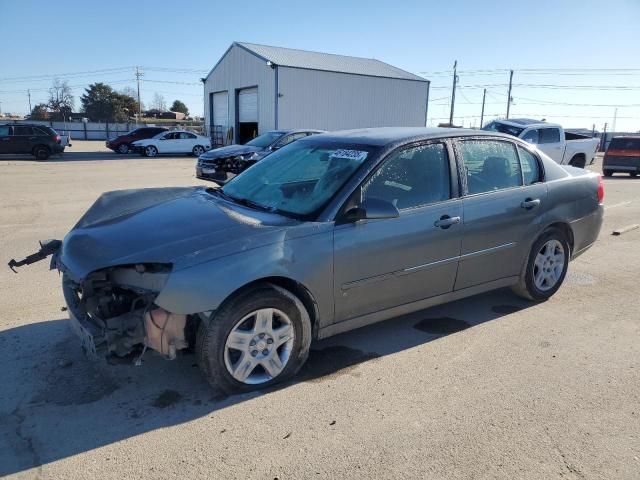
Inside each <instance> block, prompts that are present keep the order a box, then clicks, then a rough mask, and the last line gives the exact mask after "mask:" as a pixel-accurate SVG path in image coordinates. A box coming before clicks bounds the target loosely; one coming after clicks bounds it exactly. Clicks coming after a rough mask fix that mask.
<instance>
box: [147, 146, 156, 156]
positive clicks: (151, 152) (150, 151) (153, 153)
mask: <svg viewBox="0 0 640 480" xmlns="http://www.w3.org/2000/svg"><path fill="white" fill-rule="evenodd" d="M144 154H145V155H146V156H147V157H155V156H156V155H158V149H157V148H156V147H154V146H153V145H149V146H147V147H145V148H144Z"/></svg>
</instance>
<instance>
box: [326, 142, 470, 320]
mask: <svg viewBox="0 0 640 480" xmlns="http://www.w3.org/2000/svg"><path fill="white" fill-rule="evenodd" d="M448 153H449V150H448V148H447V145H446V144H445V143H444V142H435V143H429V144H424V145H419V146H411V147H408V148H402V149H400V150H397V151H395V152H393V153H391V154H390V155H389V156H388V157H387V159H386V160H385V161H384V162H383V163H382V164H381V166H380V167H379V168H378V170H377V171H376V172H375V173H374V174H373V175H372V176H371V178H370V179H369V180H367V181H366V182H365V183H364V184H363V186H362V187H361V190H360V189H359V190H358V191H357V192H356V195H358V194H361V198H362V200H365V199H367V198H378V199H383V200H386V201H388V202H390V203H393V204H394V205H395V206H396V207H397V208H398V210H399V212H400V215H399V217H397V218H389V219H380V220H361V221H358V222H356V223H349V224H345V225H338V226H336V228H335V232H334V299H335V319H336V321H337V322H339V321H344V320H348V319H350V318H354V317H358V316H361V315H366V314H369V313H374V312H378V311H382V310H386V309H388V308H392V307H395V306H399V305H402V304H406V303H410V302H415V301H418V300H422V299H425V298H429V297H432V296H436V295H440V294H444V293H448V292H450V291H451V290H452V289H453V285H454V281H455V277H456V269H457V266H458V256H459V254H460V246H461V240H462V224H461V223H459V222H460V218H461V215H462V201H461V199H460V198H458V195H457V188H456V187H457V178H456V177H455V170H452V169H451V164H450V162H449V155H448ZM452 178H454V181H453V182H452V181H451V179H452ZM356 203H359V202H357V200H356ZM446 219H448V220H446Z"/></svg>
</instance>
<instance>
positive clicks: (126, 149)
mask: <svg viewBox="0 0 640 480" xmlns="http://www.w3.org/2000/svg"><path fill="white" fill-rule="evenodd" d="M118 153H121V154H123V155H124V154H125V153H129V145H127V144H126V143H123V144H122V145H120V146H119V147H118Z"/></svg>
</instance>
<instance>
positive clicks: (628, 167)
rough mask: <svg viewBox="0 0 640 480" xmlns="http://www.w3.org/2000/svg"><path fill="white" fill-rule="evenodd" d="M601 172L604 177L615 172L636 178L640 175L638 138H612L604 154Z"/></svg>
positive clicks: (639, 144)
mask: <svg viewBox="0 0 640 480" xmlns="http://www.w3.org/2000/svg"><path fill="white" fill-rule="evenodd" d="M602 172H603V173H604V176H605V177H610V176H611V175H613V174H614V173H616V172H625V173H628V174H629V175H631V176H632V177H635V176H637V175H638V173H640V136H626V137H613V139H611V142H610V143H609V147H608V148H607V151H606V152H605V154H604V160H603V162H602Z"/></svg>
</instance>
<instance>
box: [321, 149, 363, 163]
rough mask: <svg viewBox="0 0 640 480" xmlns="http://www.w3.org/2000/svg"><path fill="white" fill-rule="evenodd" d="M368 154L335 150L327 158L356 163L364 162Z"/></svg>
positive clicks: (357, 151) (358, 151)
mask: <svg viewBox="0 0 640 480" xmlns="http://www.w3.org/2000/svg"><path fill="white" fill-rule="evenodd" d="M368 154H369V152H364V151H362V150H336V151H335V152H333V153H332V154H331V156H330V157H329V158H342V159H344V160H354V161H356V162H358V163H362V162H364V160H365V158H367V155H368Z"/></svg>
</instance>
